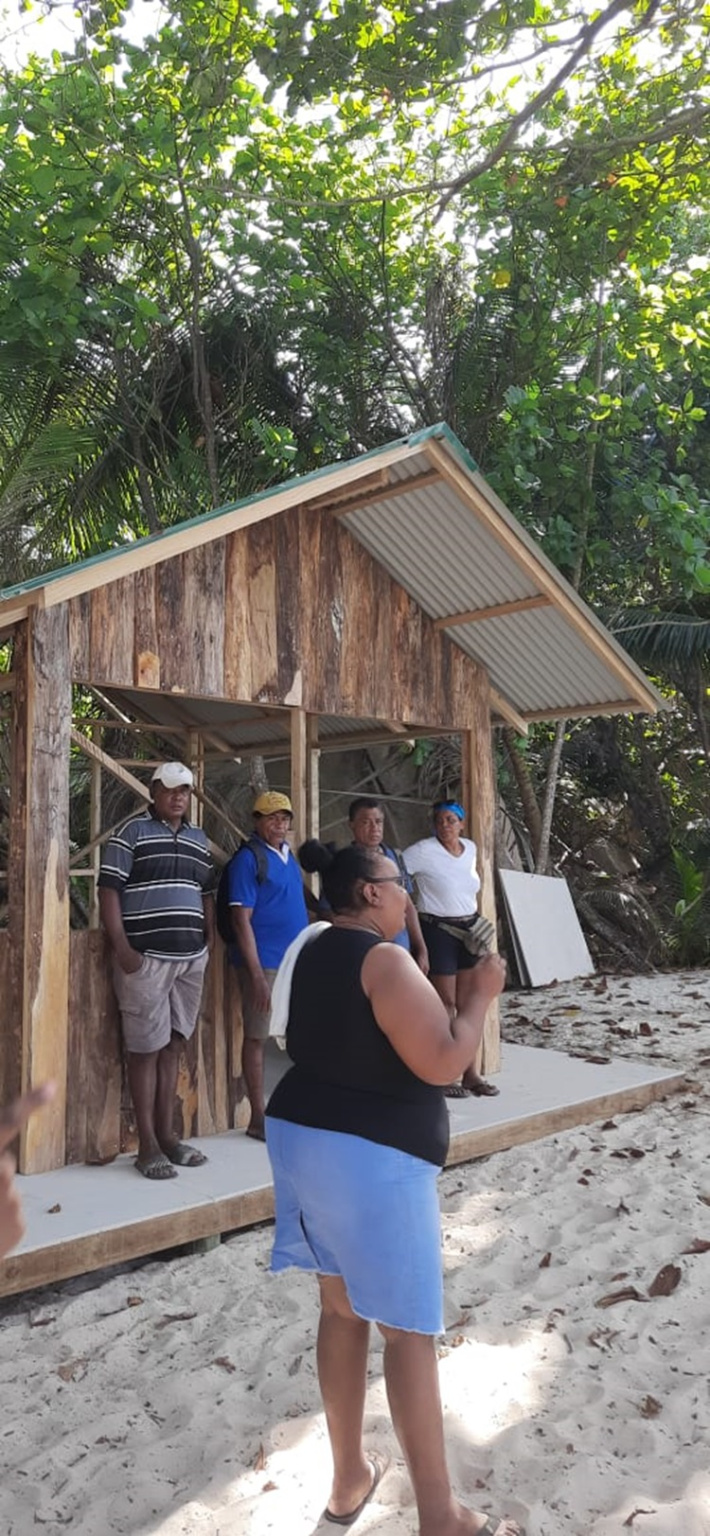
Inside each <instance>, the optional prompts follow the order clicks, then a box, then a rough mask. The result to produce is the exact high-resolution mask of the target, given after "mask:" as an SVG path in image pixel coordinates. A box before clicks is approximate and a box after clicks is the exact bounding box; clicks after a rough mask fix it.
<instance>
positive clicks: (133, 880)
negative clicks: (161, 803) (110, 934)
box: [99, 807, 214, 960]
mask: <svg viewBox="0 0 710 1536" xmlns="http://www.w3.org/2000/svg"><path fill="white" fill-rule="evenodd" d="M99 886H101V887H103V888H104V889H108V890H114V891H120V893H121V911H122V913H123V926H124V928H125V930H126V938H127V939H128V942H129V944H130V945H132V947H133V949H137V950H138V952H139V954H141V955H151V956H152V957H153V958H154V959H156V960H187V959H194V958H195V957H196V956H197V955H201V954H203V952H204V949H205V920H204V908H203V904H202V897H203V894H204V895H211V894H212V893H213V889H214V869H213V866H212V860H211V858H210V854H209V848H208V845H207V838H206V837H205V834H204V832H202V831H201V830H200V828H199V827H193V826H191V824H190V822H189V821H186V820H183V822H182V823H181V825H180V826H179V827H178V829H177V831H176V832H174V831H173V829H172V827H171V826H170V825H169V824H168V822H166V821H160V820H159V818H158V817H157V816H156V815H155V810H154V809H153V808H152V807H151V808H149V809H148V810H147V811H144V812H143V813H142V815H140V816H132V817H131V818H130V820H129V821H126V822H124V824H123V826H122V827H119V829H118V831H117V832H115V833H114V835H113V837H110V838H109V840H108V842H107V844H106V847H105V849H104V856H103V859H102V861H101V874H100V876H99Z"/></svg>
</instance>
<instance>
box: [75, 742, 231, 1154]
mask: <svg viewBox="0 0 710 1536" xmlns="http://www.w3.org/2000/svg"><path fill="white" fill-rule="evenodd" d="M192 784H193V778H192V774H191V772H190V769H189V768H186V767H185V764H184V763H163V764H162V765H161V766H160V767H159V768H156V770H155V773H154V774H153V779H152V783H151V796H152V798H151V803H150V805H149V806H148V808H147V810H145V811H144V812H142V813H141V814H140V815H138V816H132V817H131V818H130V819H129V820H128V821H126V822H124V824H123V826H121V827H119V829H118V831H117V832H115V833H114V835H113V837H111V838H109V840H108V842H107V844H106V848H105V850H104V856H103V859H102V863H101V874H100V876H99V902H100V908H101V920H102V922H103V925H104V928H105V929H106V932H107V934H108V937H109V940H110V942H111V948H112V950H113V984H114V989H115V992H116V997H117V1000H118V1006H119V1009H120V1011H121V1024H122V1027H123V1039H124V1044H125V1047H126V1055H127V1064H128V1082H129V1087H130V1090H131V1098H132V1100H133V1107H134V1110H135V1114H136V1123H137V1127H138V1157H137V1159H136V1168H137V1169H138V1172H139V1173H142V1174H143V1175H144V1177H145V1178H146V1179H172V1178H175V1176H176V1173H177V1168H178V1167H182V1168H196V1167H197V1166H198V1164H200V1163H204V1162H206V1158H205V1155H204V1153H203V1152H200V1151H198V1149H197V1147H191V1146H189V1145H188V1143H187V1142H183V1141H180V1139H179V1137H178V1134H177V1132H176V1130H175V1123H174V1122H175V1099H176V1091H177V1079H178V1067H179V1063H180V1052H181V1050H182V1046H183V1043H184V1041H185V1040H189V1039H190V1037H191V1035H192V1034H193V1033H194V1030H195V1025H196V1024H197V1018H198V1014H199V1011H200V1002H201V999H202V983H203V979H204V974H205V969H206V966H207V961H208V958H209V952H210V950H211V949H212V946H213V944H214V934H215V914H214V898H213V890H214V870H213V866H212V860H211V858H210V853H209V848H208V843H207V838H206V837H205V834H204V832H203V831H201V829H200V828H199V827H193V826H192V824H191V823H190V822H189V821H188V819H187V809H188V805H189V803H190V790H191V789H192Z"/></svg>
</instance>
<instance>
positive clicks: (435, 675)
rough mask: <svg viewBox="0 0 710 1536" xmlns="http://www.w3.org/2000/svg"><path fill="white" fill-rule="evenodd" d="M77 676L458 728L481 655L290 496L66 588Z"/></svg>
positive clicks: (465, 721)
mask: <svg viewBox="0 0 710 1536" xmlns="http://www.w3.org/2000/svg"><path fill="white" fill-rule="evenodd" d="M69 608H70V646H71V653H72V656H71V667H72V676H73V677H74V679H75V680H76V681H79V682H82V681H83V682H87V681H90V682H94V683H97V684H103V685H105V686H110V685H111V684H113V685H115V686H117V687H124V688H125V687H136V688H140V687H149V688H158V687H159V688H161V689H162V690H165V691H168V692H175V693H184V694H187V695H188V696H192V697H195V698H200V697H206V698H221V699H234V700H235V701H237V700H238V701H240V702H246V703H248V702H254V703H264V704H288V705H299V706H301V707H302V708H304V709H306V710H308V711H309V712H310V713H314V714H334V715H349V716H353V717H355V718H374V719H379V720H396V721H399V722H401V723H402V724H406V723H408V722H410V723H412V724H419V725H429V726H450V727H455V726H461V727H465V726H467V725H469V724H470V723H471V720H472V708H473V705H472V696H473V695H474V694H475V693H476V692H478V691H481V690H484V689H485V678H484V676H483V674H482V673H481V671H480V670H479V668H478V667H476V666H475V664H474V663H473V662H471V661H469V659H468V658H467V657H465V656H464V655H463V653H462V652H461V651H460V650H458V649H457V647H456V646H454V645H453V644H452V642H451V641H450V640H449V639H448V638H447V636H446V635H445V634H444V633H443V632H442V631H440V630H436V629H435V628H434V625H433V623H432V621H431V620H430V619H429V618H427V616H426V614H424V613H423V612H422V610H421V609H420V608H418V607H417V605H416V603H415V602H414V601H413V600H412V599H411V598H410V597H409V596H408V595H407V593H406V592H405V591H404V590H403V588H402V587H399V586H398V585H397V584H396V583H395V582H393V581H392V580H391V578H390V577H389V576H388V575H387V573H386V572H385V571H384V570H383V569H382V567H381V566H379V565H378V564H377V563H376V561H374V560H373V559H372V558H371V556H370V555H368V554H367V552H366V551H365V550H364V549H363V548H362V546H361V545H360V544H358V543H357V541H356V540H355V539H353V538H352V537H351V535H350V534H349V533H348V531H347V529H346V528H344V527H343V526H342V524H341V522H340V521H339V520H338V519H337V518H336V517H333V516H332V515H331V514H330V513H328V512H327V511H319V510H316V509H309V508H307V507H300V508H299V507H296V508H293V509H291V510H290V511H288V512H283V513H281V514H280V515H279V516H277V517H274V518H269V519H266V520H265V521H263V522H259V523H255V524H253V525H252V526H251V527H248V528H243V529H241V530H240V531H239V532H237V533H233V534H230V535H229V536H228V537H226V538H224V539H220V540H217V541H216V542H214V543H211V544H208V545H205V546H203V547H202V548H198V549H196V550H192V551H189V552H187V553H185V554H181V555H176V556H174V557H173V558H172V559H170V560H165V561H164V562H163V563H162V564H161V565H157V566H154V567H152V568H151V569H148V570H143V571H141V572H138V573H137V574H136V575H131V576H125V577H123V578H122V579H121V580H120V581H116V582H114V583H112V584H111V585H109V586H106V587H101V588H98V589H97V590H96V591H95V592H91V593H88V594H85V595H84V596H83V597H78V598H74V599H72V601H71V603H70V604H69Z"/></svg>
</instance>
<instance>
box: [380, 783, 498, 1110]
mask: <svg viewBox="0 0 710 1536" xmlns="http://www.w3.org/2000/svg"><path fill="white" fill-rule="evenodd" d="M433 817H434V834H433V836H432V837H423V838H421V840H420V841H419V842H418V843H412V844H411V845H410V847H409V848H405V850H404V853H403V855H402V858H403V860H404V864H405V867H406V869H407V872H408V874H410V875H411V876H412V878H413V879H414V880H415V881H416V906H417V910H418V912H419V919H420V922H421V925H422V933H423V934H424V939H425V941H426V946H427V950H428V952H429V980H430V982H431V983H432V984H433V986H434V987H436V990H437V992H438V994H439V997H440V998H441V1000H442V1002H443V1004H444V1006H445V1008H446V1009H447V1010H448V1014H449V1018H451V1019H453V1018H455V1016H456V1013H457V1010H458V1008H459V1006H460V991H461V978H462V976H463V974H464V973H465V972H466V971H470V970H472V969H473V967H474V966H475V965H477V964H478V961H479V959H480V957H481V955H482V954H485V953H486V952H487V951H488V950H489V949H490V939H491V938H492V937H493V935H492V931H491V929H490V924H487V923H486V921H485V919H484V918H482V917H481V916H480V914H479V912H478V892H479V890H480V888H481V882H480V879H479V877H478V870H477V868H476V844H475V843H474V842H472V841H471V839H470V838H468V837H462V836H461V833H462V829H463V825H464V821H465V818H466V813H465V811H464V808H463V806H462V805H461V804H460V803H459V801H458V800H437V802H436V804H435V805H434V807H433ZM444 1092H445V1093H446V1095H447V1097H448V1098H452V1099H459V1098H461V1099H462V1098H466V1097H467V1095H468V1094H469V1093H473V1094H476V1095H478V1096H482V1095H486V1094H497V1093H498V1092H499V1090H498V1088H496V1087H495V1086H494V1084H493V1083H489V1082H486V1079H485V1078H483V1077H481V1076H480V1075H479V1073H478V1072H477V1071H476V1068H475V1064H474V1063H473V1062H471V1064H470V1065H469V1066H468V1067H467V1068H466V1071H465V1072H464V1074H463V1079H462V1081H461V1082H460V1083H450V1084H449V1086H448V1087H447V1088H446V1089H445V1090H444Z"/></svg>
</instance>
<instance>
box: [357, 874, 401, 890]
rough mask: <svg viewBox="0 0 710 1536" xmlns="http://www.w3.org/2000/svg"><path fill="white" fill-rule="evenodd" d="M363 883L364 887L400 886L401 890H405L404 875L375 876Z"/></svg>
mask: <svg viewBox="0 0 710 1536" xmlns="http://www.w3.org/2000/svg"><path fill="white" fill-rule="evenodd" d="M365 883H366V885H401V887H402V889H403V890H404V889H405V879H404V875H375V876H373V878H372V879H371V880H367V881H366V882H365Z"/></svg>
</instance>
